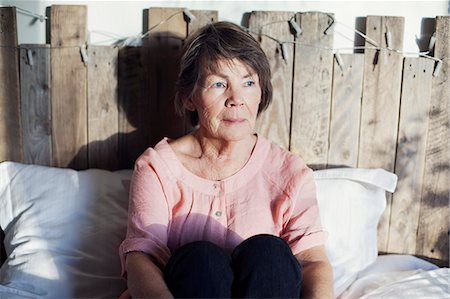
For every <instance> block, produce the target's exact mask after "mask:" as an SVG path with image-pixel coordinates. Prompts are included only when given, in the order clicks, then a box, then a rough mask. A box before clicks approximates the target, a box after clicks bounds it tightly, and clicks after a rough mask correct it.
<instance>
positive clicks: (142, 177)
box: [119, 154, 170, 277]
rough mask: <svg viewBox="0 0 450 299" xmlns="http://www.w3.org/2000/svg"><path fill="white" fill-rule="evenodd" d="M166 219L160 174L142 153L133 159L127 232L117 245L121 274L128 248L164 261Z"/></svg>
mask: <svg viewBox="0 0 450 299" xmlns="http://www.w3.org/2000/svg"><path fill="white" fill-rule="evenodd" d="M168 222H169V211H168V204H167V198H166V196H165V194H164V191H163V188H162V184H161V180H160V177H159V176H158V174H157V172H156V171H155V169H154V168H153V167H152V164H151V162H150V160H149V159H148V157H146V156H145V154H144V155H143V156H141V157H140V158H139V159H138V160H137V161H136V164H135V168H134V172H133V177H132V180H131V186H130V198H129V206H128V227H127V235H126V238H125V240H124V241H123V242H122V244H121V245H120V248H119V253H120V260H121V264H122V276H124V277H125V276H126V267H125V260H126V254H127V253H128V252H132V251H140V252H144V253H147V254H148V255H150V256H151V257H152V258H153V260H154V261H155V263H156V264H158V265H159V266H164V265H165V264H166V263H167V261H168V259H169V257H170V250H169V248H168V247H167V239H168V234H167V229H168V228H167V227H168Z"/></svg>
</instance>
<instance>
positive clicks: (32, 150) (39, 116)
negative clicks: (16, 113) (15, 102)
mask: <svg viewBox="0 0 450 299" xmlns="http://www.w3.org/2000/svg"><path fill="white" fill-rule="evenodd" d="M20 90H21V92H20V93H21V114H22V144H23V155H24V162H25V163H30V164H39V165H46V166H50V165H51V163H52V140H51V114H50V109H51V106H50V47H49V45H21V50H20Z"/></svg>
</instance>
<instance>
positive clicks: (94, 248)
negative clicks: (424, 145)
mask: <svg viewBox="0 0 450 299" xmlns="http://www.w3.org/2000/svg"><path fill="white" fill-rule="evenodd" d="M314 177H315V180H316V186H317V198H318V202H319V206H320V210H321V217H322V223H323V225H324V228H325V229H326V230H327V232H328V233H329V238H328V241H327V244H326V248H327V253H328V256H329V258H330V261H331V264H332V266H333V271H334V274H335V278H334V290H335V294H336V296H339V299H351V298H360V297H365V298H375V297H376V298H379V297H381V298H388V297H390V298H450V296H449V290H448V284H449V283H448V276H449V269H448V268H446V269H437V267H436V266H434V265H432V264H430V263H428V262H426V261H424V260H421V259H418V258H414V257H412V256H400V255H397V256H380V257H378V258H377V245H376V244H377V240H376V235H377V224H378V220H379V217H380V215H381V213H382V211H383V209H384V207H385V204H386V203H385V202H386V198H385V193H386V191H389V192H393V191H394V189H395V185H396V180H397V177H396V176H395V175H394V174H392V173H388V172H386V171H384V170H381V169H351V168H345V169H328V170H319V171H315V172H314ZM130 178H131V171H117V172H109V171H104V170H98V169H90V170H86V171H74V170H71V169H61V168H51V167H43V166H36V165H25V164H20V163H13V162H3V163H0V226H1V228H2V229H3V230H4V232H5V240H4V244H5V249H6V253H7V256H8V257H7V260H6V262H5V263H4V264H3V265H2V267H1V268H0V299H3V298H5V299H6V298H8V299H10V298H12V299H17V298H115V297H118V296H119V295H120V294H121V293H122V292H123V291H124V290H125V289H126V283H125V280H124V279H122V278H121V277H120V261H119V258H118V252H117V249H118V246H119V244H120V242H121V241H122V240H123V238H124V235H125V231H126V219H127V202H128V200H127V198H128V185H129V181H130Z"/></svg>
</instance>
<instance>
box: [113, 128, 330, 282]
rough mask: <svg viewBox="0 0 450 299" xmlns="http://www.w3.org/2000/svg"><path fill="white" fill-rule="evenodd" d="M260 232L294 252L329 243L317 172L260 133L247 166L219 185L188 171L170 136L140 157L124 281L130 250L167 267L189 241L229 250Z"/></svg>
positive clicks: (132, 197) (134, 180) (132, 196)
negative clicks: (172, 146)
mask: <svg viewBox="0 0 450 299" xmlns="http://www.w3.org/2000/svg"><path fill="white" fill-rule="evenodd" d="M257 234H271V235H275V236H278V237H281V238H282V239H284V240H285V241H286V242H287V243H288V245H289V246H290V248H291V250H292V253H293V254H298V253H299V252H301V251H302V250H305V249H308V248H311V247H314V246H317V245H322V244H324V243H325V239H326V233H325V232H324V231H323V229H322V226H321V223H320V217H319V210H318V205H317V200H316V189H315V183H314V179H313V175H312V170H311V169H310V168H308V167H307V166H306V164H305V163H304V162H303V161H302V160H301V159H300V158H299V157H297V156H295V155H294V154H292V153H290V152H288V151H286V150H284V149H281V148H279V147H278V146H276V145H274V144H272V143H270V142H269V141H268V140H266V139H265V138H263V137H261V136H258V138H257V142H256V145H255V148H254V150H253V153H252V155H251V157H250V159H249V160H248V162H247V163H246V164H245V166H244V167H243V168H242V169H241V170H239V171H238V172H237V173H236V174H234V175H232V176H231V177H228V178H226V179H223V180H220V181H211V180H207V179H204V178H201V177H199V176H196V175H195V174H193V173H191V172H190V171H189V170H187V169H186V168H185V167H184V166H183V165H182V163H181V162H180V161H179V160H178V158H177V156H176V154H175V152H174V151H173V150H172V148H171V146H170V145H169V143H168V139H167V138H164V139H163V140H161V141H160V142H159V143H158V144H157V145H156V146H155V148H149V149H147V150H146V151H145V152H144V153H143V154H142V155H141V156H140V157H139V158H138V159H137V160H136V163H135V169H134V173H133V178H132V183H131V189H130V202H129V210H128V230H127V235H126V238H125V240H124V241H123V242H122V244H121V245H120V249H119V251H120V258H121V263H122V274H123V275H124V276H125V275H126V269H125V258H126V254H127V253H128V252H131V251H141V252H144V253H147V254H149V255H150V256H151V257H152V258H153V260H154V261H155V262H156V263H157V264H158V265H159V266H161V267H163V266H164V265H165V264H166V263H167V261H168V259H169V257H170V255H171V253H172V252H174V251H175V250H177V249H178V248H179V247H181V246H183V245H184V244H187V243H190V242H193V241H198V240H206V241H210V242H212V243H214V244H216V245H218V246H220V247H222V248H224V249H225V250H227V251H229V252H231V251H232V250H233V249H234V248H235V247H236V246H237V245H238V244H240V243H241V242H242V241H243V240H245V239H247V238H249V237H251V236H254V235H257Z"/></svg>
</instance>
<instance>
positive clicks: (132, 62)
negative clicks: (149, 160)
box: [118, 47, 153, 169]
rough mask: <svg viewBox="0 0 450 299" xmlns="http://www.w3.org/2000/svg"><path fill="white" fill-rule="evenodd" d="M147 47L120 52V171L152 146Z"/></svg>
mask: <svg viewBox="0 0 450 299" xmlns="http://www.w3.org/2000/svg"><path fill="white" fill-rule="evenodd" d="M149 72H150V71H149V51H148V48H147V47H123V48H121V49H120V50H119V79H118V90H119V136H118V137H119V140H118V141H119V168H121V169H122V168H133V166H134V161H135V160H136V158H138V157H139V155H140V154H142V152H143V151H144V150H145V149H146V148H147V147H149V146H150V140H151V134H152V132H153V130H152V128H151V124H152V123H151V120H150V118H152V117H153V115H152V114H151V107H150V94H149V93H150V87H149V84H150V83H149V82H150V79H149Z"/></svg>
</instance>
